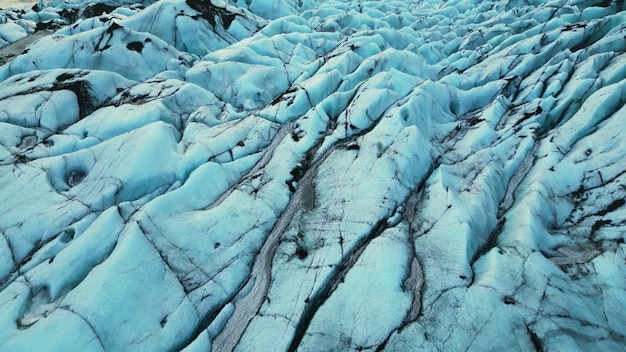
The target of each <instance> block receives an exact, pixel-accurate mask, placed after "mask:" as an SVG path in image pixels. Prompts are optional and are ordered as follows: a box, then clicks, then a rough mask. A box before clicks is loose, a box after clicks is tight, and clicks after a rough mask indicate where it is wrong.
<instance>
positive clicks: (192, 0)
mask: <svg viewBox="0 0 626 352" xmlns="http://www.w3.org/2000/svg"><path fill="white" fill-rule="evenodd" d="M186 2H187V5H189V7H191V8H192V9H194V10H196V11H198V12H199V13H200V14H201V16H202V18H204V19H205V20H207V21H208V22H209V23H210V24H211V26H213V28H215V26H216V25H217V21H216V19H218V18H219V19H220V20H221V22H222V24H223V25H224V28H225V29H228V28H229V27H230V25H231V24H232V22H233V21H234V20H235V18H236V17H237V16H240V15H239V14H237V13H233V12H231V11H229V10H228V9H226V8H225V7H219V6H216V5H214V4H213V3H212V2H211V1H210V0H186Z"/></svg>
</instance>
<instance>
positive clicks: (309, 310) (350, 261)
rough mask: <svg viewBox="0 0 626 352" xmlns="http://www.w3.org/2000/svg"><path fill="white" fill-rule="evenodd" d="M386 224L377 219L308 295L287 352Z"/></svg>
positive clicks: (299, 338)
mask: <svg viewBox="0 0 626 352" xmlns="http://www.w3.org/2000/svg"><path fill="white" fill-rule="evenodd" d="M387 226H388V224H387V219H382V220H379V221H378V222H377V223H376V224H375V225H374V227H373V228H372V229H371V230H370V233H369V234H368V235H367V236H366V237H363V238H361V239H360V240H359V241H358V242H357V243H356V244H355V246H354V247H353V248H352V249H351V250H350V251H348V252H347V253H346V256H345V257H344V258H343V260H342V261H341V263H340V264H339V265H337V266H335V267H334V268H333V272H332V273H331V274H330V275H329V276H328V277H327V279H326V282H325V283H324V284H323V285H322V286H321V288H320V289H319V290H318V291H317V292H316V293H315V294H313V295H312V296H310V297H309V301H308V303H307V304H306V306H305V307H304V310H303V312H302V315H301V317H300V320H299V321H298V323H297V324H296V328H295V332H294V335H293V338H292V340H291V343H290V345H289V348H288V349H287V350H288V351H289V352H295V351H296V350H297V348H298V346H299V345H300V342H302V338H303V337H304V334H305V333H306V330H307V329H308V327H309V325H310V324H311V321H312V320H313V317H314V316H315V314H316V313H317V311H318V309H319V308H320V307H321V306H322V305H323V304H324V302H326V300H327V299H328V298H329V297H330V295H331V294H332V293H333V292H334V291H335V290H336V289H337V287H338V286H339V285H340V284H342V283H343V282H344V279H345V277H346V275H347V274H348V272H349V271H350V269H351V268H352V267H353V266H354V264H355V263H356V262H357V260H358V259H359V257H360V256H361V254H362V253H363V251H364V250H365V248H366V247H367V245H368V244H369V243H370V242H371V241H372V240H373V239H374V238H376V237H378V236H380V234H381V233H382V232H383V231H385V230H386V229H387Z"/></svg>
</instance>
